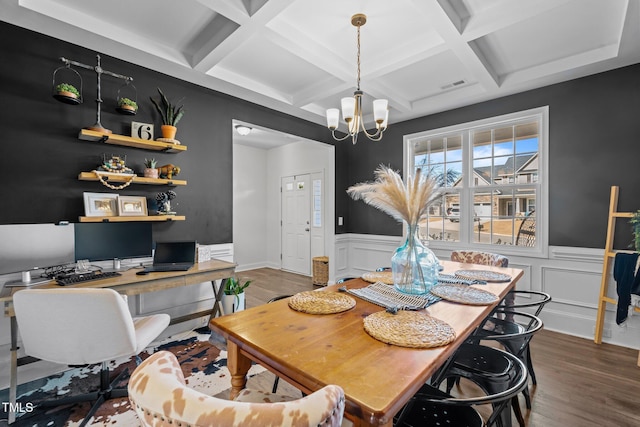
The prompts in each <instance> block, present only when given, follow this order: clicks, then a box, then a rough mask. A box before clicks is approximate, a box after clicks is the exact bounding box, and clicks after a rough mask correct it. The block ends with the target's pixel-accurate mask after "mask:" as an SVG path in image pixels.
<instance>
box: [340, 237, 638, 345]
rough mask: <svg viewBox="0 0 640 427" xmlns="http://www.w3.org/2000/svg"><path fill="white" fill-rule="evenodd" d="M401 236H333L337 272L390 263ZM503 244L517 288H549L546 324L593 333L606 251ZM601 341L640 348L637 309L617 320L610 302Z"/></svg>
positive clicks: (443, 254) (441, 254) (444, 254)
mask: <svg viewBox="0 0 640 427" xmlns="http://www.w3.org/2000/svg"><path fill="white" fill-rule="evenodd" d="M401 242H402V238H401V237H397V236H380V235H369V234H342V235H339V236H336V256H337V257H338V259H337V261H336V262H337V264H336V265H337V269H336V277H337V278H340V277H357V276H360V275H361V274H362V273H364V272H366V271H372V270H375V269H376V268H378V267H381V266H388V265H390V258H391V254H392V253H393V251H394V250H395V249H396V248H397V247H398V245H399V244H400V243H401ZM507 249H508V247H505V251H504V254H505V255H507V256H508V257H509V266H511V267H514V268H520V269H522V270H524V276H523V277H522V279H521V280H520V281H518V285H517V288H518V289H523V290H529V289H530V290H539V291H543V292H547V293H549V294H550V295H551V296H552V298H553V300H552V302H551V303H549V304H548V305H547V306H546V307H545V309H544V311H543V312H542V314H541V317H542V320H543V321H544V323H545V328H547V329H549V330H554V331H557V332H562V333H565V334H569V335H575V336H580V337H584V338H588V339H593V334H594V327H595V319H596V314H597V309H598V295H599V291H600V277H601V274H602V260H603V254H604V251H603V250H602V249H592V248H572V247H564V246H563V247H560V246H554V247H550V248H549V257H548V258H533V257H531V258H529V257H523V256H522V255H512V254H509V253H508V250H507ZM434 252H435V253H436V255H437V256H438V258H440V259H449V257H450V255H451V252H450V251H440V250H434ZM615 289H616V287H615V281H614V280H613V277H611V273H609V287H608V294H609V295H610V296H611V297H614V298H615V297H616V291H615ZM605 319H606V320H605V327H604V335H605V336H604V338H603V341H604V342H608V343H611V344H616V345H621V346H625V347H630V348H640V315H638V314H637V313H636V315H635V316H630V317H629V319H628V320H627V322H626V323H625V324H624V325H623V326H618V325H616V323H615V306H613V305H611V304H608V305H607V313H606V316H605Z"/></svg>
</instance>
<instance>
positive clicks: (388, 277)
mask: <svg viewBox="0 0 640 427" xmlns="http://www.w3.org/2000/svg"><path fill="white" fill-rule="evenodd" d="M362 280H365V281H367V282H370V283H376V282H382V283H385V284H387V285H393V273H391V272H390V271H371V272H367V273H362Z"/></svg>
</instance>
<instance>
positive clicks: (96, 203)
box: [83, 193, 118, 216]
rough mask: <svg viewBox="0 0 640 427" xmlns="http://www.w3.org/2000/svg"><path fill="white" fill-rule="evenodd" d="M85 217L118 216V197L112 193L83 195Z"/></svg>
mask: <svg viewBox="0 0 640 427" xmlns="http://www.w3.org/2000/svg"><path fill="white" fill-rule="evenodd" d="M83 195H84V214H85V216H117V215H118V195H117V194H111V193H83Z"/></svg>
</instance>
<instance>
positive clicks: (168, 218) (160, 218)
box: [79, 215, 187, 222]
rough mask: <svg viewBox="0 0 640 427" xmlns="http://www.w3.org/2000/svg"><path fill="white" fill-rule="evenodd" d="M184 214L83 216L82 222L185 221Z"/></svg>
mask: <svg viewBox="0 0 640 427" xmlns="http://www.w3.org/2000/svg"><path fill="white" fill-rule="evenodd" d="M185 219H187V218H186V217H185V216H184V215H152V216H81V217H80V218H79V220H80V222H136V221H137V222H142V221H146V222H171V221H184V220H185Z"/></svg>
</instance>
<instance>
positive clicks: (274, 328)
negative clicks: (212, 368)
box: [209, 261, 523, 426]
mask: <svg viewBox="0 0 640 427" xmlns="http://www.w3.org/2000/svg"><path fill="white" fill-rule="evenodd" d="M443 264H444V267H445V269H444V272H445V273H449V274H451V273H453V272H454V271H455V270H458V269H462V268H464V269H474V268H475V269H482V270H487V269H490V270H494V271H498V272H502V273H506V274H508V275H510V276H511V278H512V279H511V281H510V282H505V283H489V284H487V285H474V286H478V287H481V288H482V289H486V290H488V291H490V292H492V293H494V294H496V295H498V296H499V297H500V298H504V296H505V295H506V293H507V292H508V291H509V290H510V289H511V288H513V287H514V285H515V283H516V282H517V281H518V279H519V278H520V277H521V276H522V274H523V272H522V270H519V269H514V268H499V267H486V266H479V265H473V264H460V263H455V262H450V261H443ZM342 285H346V286H347V287H348V288H357V287H364V286H367V285H368V283H367V282H364V281H363V280H361V279H356V280H351V281H347V282H345V283H344V284H342ZM339 286H341V285H333V286H329V287H327V288H323V289H320V290H318V291H317V292H327V291H336V289H337V288H338V287H339ZM354 298H355V300H356V306H355V307H354V308H353V309H351V310H348V311H346V312H343V313H338V314H330V315H311V314H305V313H300V312H297V311H294V310H291V309H290V308H289V307H288V305H287V300H286V299H285V300H280V301H276V302H273V303H271V304H264V305H261V306H258V307H254V308H250V309H248V310H244V311H240V312H237V313H234V314H232V315H229V316H222V317H217V318H214V319H211V321H210V322H209V326H210V328H211V329H212V330H214V331H216V332H219V333H221V334H222V335H223V336H224V337H225V338H227V366H228V368H229V371H230V372H231V385H232V391H231V397H232V398H233V397H235V396H236V395H237V393H238V392H239V391H240V390H241V389H242V388H244V386H245V384H246V374H247V371H248V369H249V367H250V366H251V362H252V361H254V362H256V363H259V364H260V365H262V366H264V367H265V368H267V369H268V370H270V371H271V372H273V373H275V374H276V375H278V376H280V377H281V378H283V379H285V380H286V381H288V382H290V383H291V384H293V385H295V386H296V387H298V388H299V389H301V390H302V391H304V392H305V393H311V392H314V391H316V390H318V389H320V388H321V387H323V386H325V385H327V384H337V385H340V386H341V387H342V388H343V389H344V391H345V395H346V400H347V402H346V409H345V415H346V416H347V418H349V419H350V420H351V421H353V422H354V424H355V425H365V426H377V425H385V426H391V425H392V421H393V416H394V415H395V414H396V413H397V412H398V411H399V410H400V409H401V408H402V407H403V406H404V404H405V403H406V402H407V401H408V400H409V398H410V397H411V396H413V395H414V394H415V393H416V392H417V391H418V389H419V388H420V386H422V385H423V384H424V383H425V382H426V381H427V380H428V379H429V378H430V377H431V375H432V374H433V373H434V372H435V371H436V369H437V368H438V367H440V366H441V365H442V364H443V363H444V362H445V360H446V359H447V358H448V357H449V356H451V355H452V354H453V352H454V351H455V350H456V348H457V347H458V346H459V345H460V344H462V343H463V342H464V340H465V339H466V338H467V337H468V336H469V334H470V333H471V332H472V331H473V330H474V329H475V327H476V326H478V325H479V323H480V321H481V320H482V319H484V318H485V317H486V316H487V315H488V314H489V313H490V312H491V310H492V309H493V308H494V306H495V305H491V306H471V305H461V304H455V303H450V302H446V301H441V302H438V303H436V304H434V305H432V306H431V307H428V308H427V312H428V313H429V314H430V315H432V316H434V317H436V318H439V319H442V320H444V321H446V322H447V323H449V324H450V325H451V326H452V327H453V329H454V330H455V332H456V340H455V341H454V342H453V343H451V344H449V345H447V346H444V347H438V348H434V349H426V350H423V349H411V348H404V347H398V346H393V345H387V344H384V343H382V342H380V341H377V340H375V339H374V338H372V337H371V336H369V335H368V334H367V333H366V332H365V331H364V328H363V325H362V319H363V318H364V317H365V316H367V315H369V314H371V313H374V312H377V311H380V310H382V308H381V307H379V306H377V305H374V304H371V303H369V302H367V301H364V300H361V299H359V298H356V297H354Z"/></svg>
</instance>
